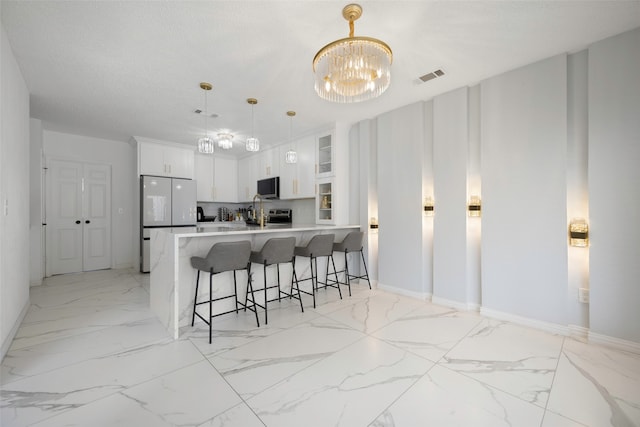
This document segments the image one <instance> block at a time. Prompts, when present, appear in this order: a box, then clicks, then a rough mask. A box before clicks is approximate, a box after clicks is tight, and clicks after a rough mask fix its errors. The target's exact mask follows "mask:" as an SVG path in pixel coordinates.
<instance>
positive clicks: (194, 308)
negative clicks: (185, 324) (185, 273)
mask: <svg viewBox="0 0 640 427" xmlns="http://www.w3.org/2000/svg"><path fill="white" fill-rule="evenodd" d="M198 283H200V270H197V274H196V296H195V298H194V299H193V315H192V316H191V326H193V324H194V323H195V322H196V302H197V301H198Z"/></svg>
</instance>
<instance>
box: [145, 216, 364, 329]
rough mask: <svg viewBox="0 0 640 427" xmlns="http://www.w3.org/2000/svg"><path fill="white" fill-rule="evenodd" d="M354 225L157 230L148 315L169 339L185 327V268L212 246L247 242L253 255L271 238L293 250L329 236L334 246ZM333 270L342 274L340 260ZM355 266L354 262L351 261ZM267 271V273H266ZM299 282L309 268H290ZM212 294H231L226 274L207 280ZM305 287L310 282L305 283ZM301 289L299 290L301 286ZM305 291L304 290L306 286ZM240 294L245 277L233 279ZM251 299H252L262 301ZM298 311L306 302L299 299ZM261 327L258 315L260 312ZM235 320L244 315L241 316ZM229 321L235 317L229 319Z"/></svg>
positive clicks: (285, 278)
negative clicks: (292, 244) (288, 242)
mask: <svg viewBox="0 0 640 427" xmlns="http://www.w3.org/2000/svg"><path fill="white" fill-rule="evenodd" d="M358 229H359V226H358V225H344V226H335V225H290V224H288V225H282V224H278V225H267V226H265V227H246V226H242V225H241V224H240V225H238V224H234V223H229V225H221V226H218V227H211V228H209V227H206V228H205V227H188V228H159V229H154V230H153V231H152V232H151V262H150V264H151V277H150V289H149V291H150V294H151V310H152V311H153V312H154V313H155V315H156V316H157V317H158V318H159V319H160V322H161V323H162V324H163V325H164V326H165V328H167V330H168V331H169V333H170V335H171V336H172V337H173V338H176V339H177V338H178V337H179V336H180V328H182V327H185V326H190V325H191V315H192V312H193V298H194V292H195V280H196V271H195V270H194V269H193V268H192V267H191V263H190V259H191V257H192V256H206V254H207V253H208V252H209V249H210V248H211V246H212V245H213V244H214V243H218V242H234V241H243V240H245V241H249V242H251V247H252V250H254V251H257V250H260V248H262V245H264V243H265V242H266V241H267V240H268V239H270V238H272V237H289V236H294V237H295V238H296V245H298V246H303V245H306V244H307V243H308V242H309V240H310V239H311V238H312V237H313V236H314V235H316V234H329V233H332V234H335V241H337V242H339V241H341V240H342V239H343V238H344V237H345V236H346V235H347V234H348V233H349V232H351V231H354V230H358ZM335 261H336V267H337V269H338V270H341V269H342V266H343V264H342V263H343V262H344V261H343V259H342V257H335ZM356 261H357V259H356ZM318 269H319V271H320V276H321V277H320V280H323V276H324V271H325V267H324V264H322V265H320V260H319V266H318ZM271 270H273V272H272V271H271ZM251 271H252V276H253V281H254V283H262V280H263V269H262V267H260V266H256V265H253V266H252V270H251ZM296 274H297V275H298V277H299V278H301V277H308V275H309V263H308V262H299V263H298V264H297V265H296ZM275 275H276V272H275V268H274V267H272V268H270V269H269V270H268V271H267V280H268V282H269V283H271V282H272V281H274V280H275ZM280 279H281V283H282V284H283V287H284V288H285V289H286V288H287V287H288V285H287V284H289V283H291V268H290V267H287V266H283V267H282V268H280ZM200 281H201V282H202V283H206V282H207V281H208V275H201V277H200ZM213 281H214V282H213V292H214V294H218V295H229V294H232V293H233V275H232V273H231V272H226V273H220V274H217V275H215V277H214V279H213ZM305 283H307V284H308V283H310V282H305ZM301 286H302V284H301ZM307 286H309V285H307ZM200 290H201V291H200V292H201V293H200V295H201V298H203V297H204V295H205V294H206V293H207V292H208V286H200ZM245 293H246V275H245V274H244V273H238V299H239V300H242V301H244V297H245ZM260 294H261V295H258V294H256V299H258V300H259V299H260V297H261V296H262V293H260ZM303 304H304V306H305V307H306V306H308V305H309V304H308V301H305V300H304V299H303ZM233 308H234V302H233V301H231V300H225V301H220V302H218V303H217V305H214V312H224V311H229V310H232V309H233ZM258 313H259V316H260V319H261V322H262V319H264V313H263V312H262V311H261V310H260V311H259V312H258ZM239 315H241V316H244V315H249V314H248V312H247V313H245V312H242V313H241V314H239ZM229 316H235V314H229Z"/></svg>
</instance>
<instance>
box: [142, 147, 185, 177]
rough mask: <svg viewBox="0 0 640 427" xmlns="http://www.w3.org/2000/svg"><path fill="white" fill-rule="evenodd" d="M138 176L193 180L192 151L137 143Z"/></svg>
mask: <svg viewBox="0 0 640 427" xmlns="http://www.w3.org/2000/svg"><path fill="white" fill-rule="evenodd" d="M138 144H139V151H138V153H139V156H138V162H139V163H138V165H139V172H140V175H159V176H170V177H174V178H188V179H193V178H194V176H193V169H194V162H195V160H194V150H193V148H179V147H174V146H171V145H164V144H159V143H154V142H146V141H144V142H143V141H139V142H138Z"/></svg>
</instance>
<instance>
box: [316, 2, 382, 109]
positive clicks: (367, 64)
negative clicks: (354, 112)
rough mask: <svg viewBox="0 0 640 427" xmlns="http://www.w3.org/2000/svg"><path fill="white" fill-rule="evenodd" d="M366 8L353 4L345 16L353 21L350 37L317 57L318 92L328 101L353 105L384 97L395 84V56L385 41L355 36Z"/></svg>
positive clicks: (343, 10)
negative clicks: (356, 23)
mask: <svg viewBox="0 0 640 427" xmlns="http://www.w3.org/2000/svg"><path fill="white" fill-rule="evenodd" d="M361 15H362V7H360V5H358V4H349V5H347V6H345V7H344V9H342V16H343V17H344V19H346V20H347V21H349V37H348V38H344V39H340V40H336V41H334V42H331V43H329V44H328V45H326V46H325V47H323V48H322V49H320V51H319V52H318V53H316V56H315V58H313V72H314V74H315V89H316V92H317V93H318V95H319V96H320V98H323V99H326V100H327V101H332V102H340V103H350V102H360V101H366V100H368V99H372V98H375V97H377V96H380V95H382V93H383V92H384V91H385V90H387V88H388V87H389V83H390V82H391V62H392V60H393V53H392V52H391V48H390V47H389V46H388V45H387V44H386V43H385V42H383V41H380V40H378V39H374V38H371V37H354V35H353V27H354V25H353V22H354V21H355V20H357V19H358V18H360V16H361Z"/></svg>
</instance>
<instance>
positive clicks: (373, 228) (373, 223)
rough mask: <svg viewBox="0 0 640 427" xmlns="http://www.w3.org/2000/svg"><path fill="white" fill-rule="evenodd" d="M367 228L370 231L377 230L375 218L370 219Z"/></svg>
mask: <svg viewBox="0 0 640 427" xmlns="http://www.w3.org/2000/svg"><path fill="white" fill-rule="evenodd" d="M369 228H370V229H372V230H377V229H378V219H377V218H376V217H375V216H372V217H371V221H370V222H369Z"/></svg>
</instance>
